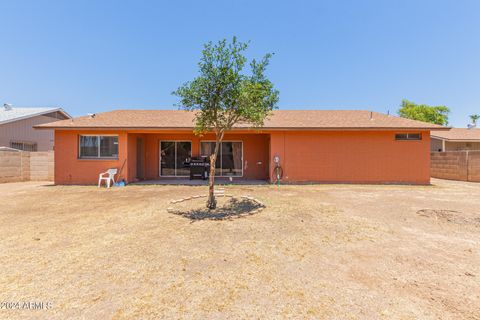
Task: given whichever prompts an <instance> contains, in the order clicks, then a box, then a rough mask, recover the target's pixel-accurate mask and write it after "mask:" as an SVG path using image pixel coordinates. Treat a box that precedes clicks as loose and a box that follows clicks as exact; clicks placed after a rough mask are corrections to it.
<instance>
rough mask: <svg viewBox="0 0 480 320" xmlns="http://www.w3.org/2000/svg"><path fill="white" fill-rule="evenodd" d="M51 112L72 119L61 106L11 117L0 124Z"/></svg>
mask: <svg viewBox="0 0 480 320" xmlns="http://www.w3.org/2000/svg"><path fill="white" fill-rule="evenodd" d="M52 112H60V113H61V114H63V115H64V116H65V117H67V118H68V119H72V116H71V115H69V114H68V113H67V112H66V111H65V110H63V109H62V108H53V109H50V110H46V111H41V112H37V113H32V114H29V115H25V116H22V117H18V118H13V119H10V120H4V121H0V125H2V124H6V123H11V122H15V121H20V120H25V119H29V118H33V117H38V116H41V115H44V114H47V113H52ZM34 128H35V126H34ZM50 129H51V128H50Z"/></svg>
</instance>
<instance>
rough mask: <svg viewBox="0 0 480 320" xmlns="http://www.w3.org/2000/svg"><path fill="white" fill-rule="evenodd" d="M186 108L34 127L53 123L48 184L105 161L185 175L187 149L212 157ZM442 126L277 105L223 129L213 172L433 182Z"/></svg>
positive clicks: (78, 177)
mask: <svg viewBox="0 0 480 320" xmlns="http://www.w3.org/2000/svg"><path fill="white" fill-rule="evenodd" d="M194 117H195V114H194V113H193V112H187V111H180V110H117V111H111V112H105V113H98V114H96V115H91V116H84V117H79V118H74V119H72V120H63V121H58V122H54V123H50V124H46V125H39V126H37V128H43V129H54V130H55V183H56V184H94V183H96V182H97V179H98V174H99V173H100V172H103V171H106V169H108V168H118V169H120V168H122V167H124V168H123V170H122V173H121V176H122V178H124V179H125V180H126V181H127V182H131V181H135V180H137V179H164V178H169V179H171V178H172V177H173V178H181V179H186V178H187V177H188V174H189V169H188V167H186V166H185V165H184V163H185V160H186V159H188V158H189V157H190V156H193V157H198V156H202V155H204V156H208V155H210V153H211V151H212V149H213V145H212V143H213V142H212V141H214V138H215V137H214V135H213V134H205V135H204V136H201V137H200V136H196V135H194V134H193V127H194ZM448 129H449V128H446V127H441V126H438V125H434V124H430V123H424V122H420V121H415V120H409V119H404V118H399V117H395V116H390V115H385V114H381V113H377V112H370V111H364V110H362V111H359V110H357V111H347V110H342V111H322V110H308V111H307V110H278V111H274V112H273V114H272V115H271V116H270V117H269V119H267V120H266V121H265V125H264V127H262V128H260V129H252V128H251V127H249V126H248V125H245V124H241V125H237V126H236V127H234V129H233V130H232V131H231V132H228V133H226V134H225V137H224V142H223V144H222V146H221V153H220V155H219V159H218V161H217V167H218V171H217V172H218V175H219V177H233V178H235V179H255V180H257V179H262V180H269V181H275V176H274V168H275V163H274V158H276V157H279V160H280V166H281V167H282V169H283V178H282V181H284V182H287V183H288V182H336V183H339V182H346V183H408V184H429V183H430V130H448Z"/></svg>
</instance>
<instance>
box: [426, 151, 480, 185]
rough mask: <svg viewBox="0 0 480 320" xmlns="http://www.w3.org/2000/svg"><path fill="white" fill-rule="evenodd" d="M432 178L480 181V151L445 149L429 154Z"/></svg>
mask: <svg viewBox="0 0 480 320" xmlns="http://www.w3.org/2000/svg"><path fill="white" fill-rule="evenodd" d="M430 174H431V176H432V177H433V178H440V179H449V180H460V181H474V182H480V151H446V152H432V153H431V154H430Z"/></svg>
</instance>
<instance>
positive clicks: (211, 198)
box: [207, 132, 223, 210]
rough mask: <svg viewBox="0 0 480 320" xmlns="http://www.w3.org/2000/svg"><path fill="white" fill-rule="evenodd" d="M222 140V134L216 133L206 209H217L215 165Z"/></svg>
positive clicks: (211, 157) (211, 158)
mask: <svg viewBox="0 0 480 320" xmlns="http://www.w3.org/2000/svg"><path fill="white" fill-rule="evenodd" d="M222 139H223V132H222V133H220V134H219V133H217V134H216V137H215V152H214V153H213V154H212V155H211V156H210V176H209V178H208V200H207V208H208V209H210V210H213V209H215V208H216V207H217V200H216V199H215V163H216V161H217V155H218V151H219V149H220V142H221V141H222Z"/></svg>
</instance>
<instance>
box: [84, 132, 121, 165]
mask: <svg viewBox="0 0 480 320" xmlns="http://www.w3.org/2000/svg"><path fill="white" fill-rule="evenodd" d="M81 137H97V139H98V148H97V149H98V150H97V156H96V157H93V156H82V154H81V139H82V138H81ZM100 137H117V146H118V152H117V156H116V157H101V156H100ZM119 153H120V141H119V138H118V134H79V135H78V159H80V160H83V159H87V160H95V159H109V160H110V159H114V160H115V159H117V160H118V155H119Z"/></svg>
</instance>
